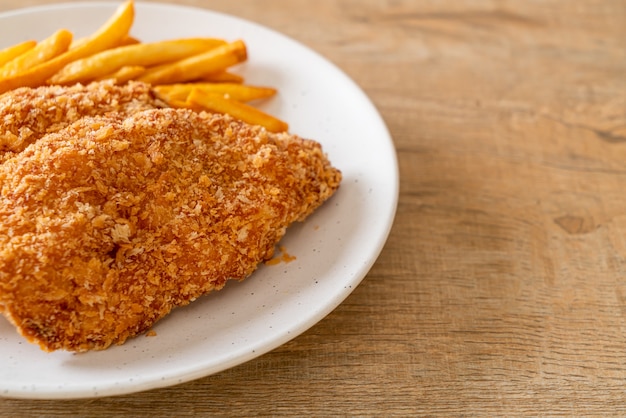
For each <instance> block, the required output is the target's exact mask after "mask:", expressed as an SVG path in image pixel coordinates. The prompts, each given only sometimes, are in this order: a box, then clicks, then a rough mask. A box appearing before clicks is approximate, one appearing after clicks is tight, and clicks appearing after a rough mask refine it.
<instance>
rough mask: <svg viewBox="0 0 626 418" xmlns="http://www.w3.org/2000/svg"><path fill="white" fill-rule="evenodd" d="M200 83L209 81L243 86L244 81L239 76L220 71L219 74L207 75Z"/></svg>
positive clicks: (200, 79) (201, 78)
mask: <svg viewBox="0 0 626 418" xmlns="http://www.w3.org/2000/svg"><path fill="white" fill-rule="evenodd" d="M198 81H208V82H210V83H237V84H242V83H243V81H244V79H243V77H242V76H240V75H239V74H235V73H231V72H228V71H219V72H217V73H212V74H205V75H203V76H202V77H200V78H199V79H198Z"/></svg>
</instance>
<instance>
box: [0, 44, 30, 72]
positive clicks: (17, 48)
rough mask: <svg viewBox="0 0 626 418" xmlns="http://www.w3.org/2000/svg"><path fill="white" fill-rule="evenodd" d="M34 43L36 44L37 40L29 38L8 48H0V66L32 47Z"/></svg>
mask: <svg viewBox="0 0 626 418" xmlns="http://www.w3.org/2000/svg"><path fill="white" fill-rule="evenodd" d="M36 45H37V41H35V40H30V41H24V42H21V43H19V44H15V45H12V46H10V47H8V48H4V49H3V50H0V67H2V66H3V65H4V64H6V63H7V62H9V61H12V60H13V59H15V58H17V57H19V56H20V55H22V54H24V53H25V52H28V51H29V50H31V49H33V48H34V47H35V46H36Z"/></svg>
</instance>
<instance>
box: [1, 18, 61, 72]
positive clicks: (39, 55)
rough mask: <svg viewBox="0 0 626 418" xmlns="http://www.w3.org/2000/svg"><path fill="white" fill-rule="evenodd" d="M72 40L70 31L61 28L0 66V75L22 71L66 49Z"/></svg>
mask: <svg viewBox="0 0 626 418" xmlns="http://www.w3.org/2000/svg"><path fill="white" fill-rule="evenodd" d="M71 42H72V32H70V31H68V30H66V29H61V30H58V31H56V32H55V33H53V34H52V35H51V36H49V37H47V38H46V39H44V40H43V41H41V42H39V43H38V44H37V45H36V46H35V47H34V48H32V49H31V50H30V51H28V52H26V53H24V54H22V55H20V56H18V57H17V58H15V59H13V60H11V61H9V62H8V63H6V64H5V65H3V66H2V68H0V77H2V78H8V77H13V76H15V75H17V74H21V73H24V72H26V71H28V70H29V69H30V68H33V67H35V66H37V65H39V64H41V63H43V62H46V61H48V60H50V59H52V58H54V57H56V56H58V55H60V54H62V53H64V52H65V51H67V49H68V48H69V47H70V43H71Z"/></svg>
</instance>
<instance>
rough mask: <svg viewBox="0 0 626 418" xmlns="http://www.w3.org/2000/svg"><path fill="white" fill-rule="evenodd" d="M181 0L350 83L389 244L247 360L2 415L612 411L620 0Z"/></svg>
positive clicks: (621, 261) (620, 385)
mask: <svg viewBox="0 0 626 418" xmlns="http://www.w3.org/2000/svg"><path fill="white" fill-rule="evenodd" d="M46 3H51V1H48V0H2V1H0V11H6V10H10V9H15V8H18V7H25V6H32V5H39V4H46ZM177 3H179V4H187V5H193V6H199V7H204V8H208V9H213V10H218V11H222V12H226V13H229V14H233V15H236V16H239V17H242V18H246V19H249V20H253V21H256V22H259V23H261V24H263V25H266V26H269V27H271V28H274V29H276V30H278V31H280V32H283V33H285V34H286V35H288V36H291V37H293V38H295V39H297V40H299V41H301V42H303V43H305V44H307V45H309V46H310V47H312V48H313V49H315V50H317V51H318V52H320V53H321V54H323V55H324V56H326V57H327V58H328V59H330V60H331V61H333V62H334V63H336V64H337V65H338V66H339V67H341V68H342V69H343V70H344V71H345V72H346V73H347V74H348V75H349V76H351V77H352V78H353V79H354V80H355V81H356V82H357V83H358V84H359V85H360V86H361V87H362V88H363V89H364V90H365V92H366V93H367V94H368V95H369V96H370V97H371V99H372V100H373V102H374V103H375V104H376V106H377V107H378V109H379V110H380V112H381V114H382V116H383V117H384V119H385V121H386V122H387V124H388V126H389V129H390V131H391V134H392V136H393V139H394V143H395V146H396V149H397V153H398V159H399V165H400V174H401V185H400V200H399V205H398V211H397V216H396V220H395V224H394V227H393V229H392V231H391V234H390V237H389V240H388V242H387V245H386V247H385V248H384V250H383V252H382V254H381V255H380V257H379V259H378V260H377V262H376V263H375V265H374V267H373V269H372V270H371V271H370V273H369V274H368V275H367V277H366V278H365V279H364V281H363V282H362V284H361V285H360V286H359V287H358V288H357V289H356V290H355V291H354V293H353V294H352V295H351V296H350V297H349V298H348V299H347V300H346V301H345V302H344V303H343V304H342V305H340V306H339V307H338V308H337V309H336V310H335V311H334V312H332V313H331V314H330V315H329V316H328V317H326V318H325V319H324V320H322V321H321V322H320V323H319V324H317V325H316V326H314V327H313V328H311V329H310V330H309V331H307V332H306V333H304V334H303V335H300V336H299V337H297V338H295V339H294V340H292V341H291V342H289V343H287V344H285V345H284V346H282V347H280V348H278V349H276V350H274V351H273V352H270V353H269V354H266V355H264V356H261V357H260V358H258V359H256V360H253V361H250V362H248V363H246V364H243V365H240V366H238V367H235V368H233V369H230V370H227V371H225V372H222V373H219V374H217V375H213V376H209V377H206V378H202V379H199V380H197V381H193V382H190V383H186V384H182V385H179V386H175V387H170V388H165V389H158V390H152V391H148V392H143V393H136V394H131V395H127V396H117V397H111V398H101V399H84V400H72V401H27V400H13V399H0V416H3V417H4V416H7V417H8V416H23V417H27V416H49V417H51V416H61V417H66V416H93V417H99V416H117V415H127V416H214V415H217V416H249V415H283V414H285V415H315V416H328V415H365V416H389V415H404V416H406V415H415V414H427V415H482V414H485V415H523V414H528V415H560V414H563V415H624V414H626V193H625V190H626V163H625V162H626V48H625V46H626V2H625V1H623V0H546V1H526V0H519V1H517V0H516V1H513V0H511V1H486V0H485V1H482V0H472V1H462V2H461V1H452V0H440V1H415V0H395V1H392V0H386V1H385V0H315V2H311V1H308V0H264V1H262V2H260V1H254V0H182V1H177ZM355 152H358V150H355Z"/></svg>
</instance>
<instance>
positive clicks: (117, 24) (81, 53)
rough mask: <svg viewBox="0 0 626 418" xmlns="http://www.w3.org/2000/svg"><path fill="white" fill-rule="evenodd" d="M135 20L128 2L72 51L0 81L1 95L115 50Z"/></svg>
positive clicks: (39, 82)
mask: <svg viewBox="0 0 626 418" xmlns="http://www.w3.org/2000/svg"><path fill="white" fill-rule="evenodd" d="M134 19H135V4H134V1H133V0H127V1H126V2H125V3H123V4H122V5H120V6H119V7H118V8H117V10H116V11H115V13H114V14H113V15H112V16H111V17H110V18H109V19H108V20H107V21H106V22H105V23H104V24H103V25H102V26H101V27H100V28H99V29H98V30H97V31H95V32H94V33H93V34H91V35H90V36H88V37H86V38H83V39H81V40H80V41H79V42H77V43H76V45H74V46H73V47H71V46H70V48H69V49H68V50H67V51H65V52H63V53H62V54H60V55H57V56H55V57H54V58H52V59H49V60H46V61H44V62H42V63H40V64H38V65H35V66H34V67H32V68H28V69H26V70H24V71H20V72H18V73H17V74H12V75H11V76H9V77H5V78H0V94H1V93H5V92H7V91H9V90H13V89H16V88H18V87H38V86H42V85H44V84H46V81H47V80H48V79H49V78H50V77H52V76H53V75H54V74H55V73H57V72H58V71H59V70H61V69H62V68H63V67H65V66H66V65H67V64H69V63H71V62H73V61H76V60H78V59H80V58H84V57H88V56H90V55H93V54H96V53H98V52H100V51H104V50H106V49H109V48H112V47H115V46H118V45H119V44H120V43H121V42H122V41H123V40H124V39H127V38H128V36H129V35H128V32H129V31H130V28H131V26H132V24H133V21H134ZM70 41H71V40H70ZM35 48H36V47H35ZM29 52H30V51H29ZM27 53H28V52H27ZM46 53H47V52H46ZM18 58H19V57H18ZM9 64H10V63H9Z"/></svg>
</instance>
